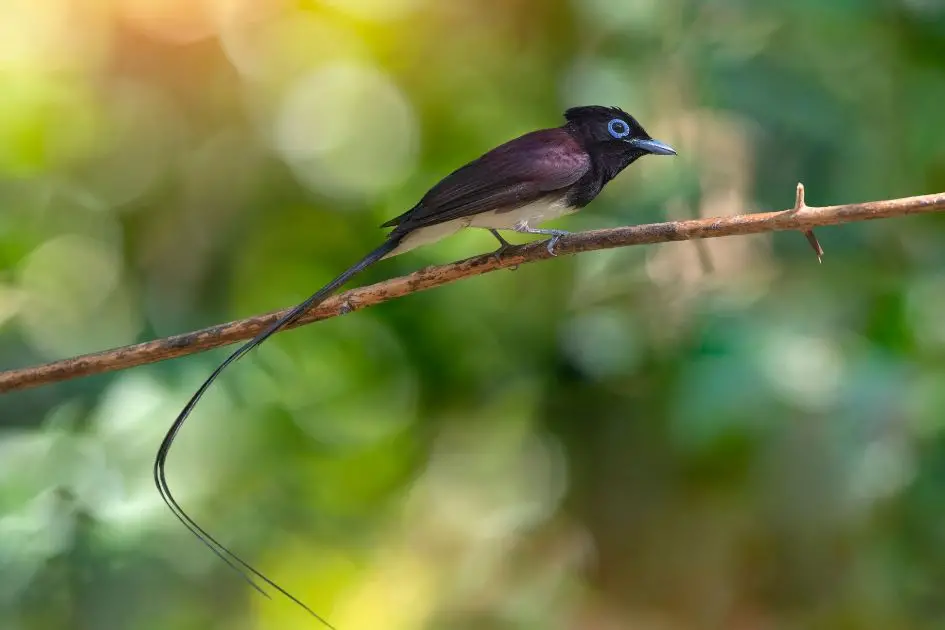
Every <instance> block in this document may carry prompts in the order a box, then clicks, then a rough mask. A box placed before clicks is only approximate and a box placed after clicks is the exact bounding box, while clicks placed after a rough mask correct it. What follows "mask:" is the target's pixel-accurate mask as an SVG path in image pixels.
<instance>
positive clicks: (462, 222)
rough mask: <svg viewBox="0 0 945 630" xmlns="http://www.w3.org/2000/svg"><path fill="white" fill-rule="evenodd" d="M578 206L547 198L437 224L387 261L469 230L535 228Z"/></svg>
mask: <svg viewBox="0 0 945 630" xmlns="http://www.w3.org/2000/svg"><path fill="white" fill-rule="evenodd" d="M577 210H578V208H577V207H576V206H573V205H570V204H568V203H567V201H566V197H565V196H564V195H562V196H560V197H550V198H549V197H546V198H545V199H541V200H539V201H533V202H532V203H529V204H527V205H524V206H521V207H519V208H512V209H507V210H506V209H499V210H487V211H486V212H480V213H479V214H474V215H471V216H468V217H460V218H458V219H451V220H449V221H443V222H442V223H434V224H433V225H428V226H425V227H422V228H417V229H416V230H413V231H411V232H410V233H408V234H407V235H406V236H405V237H404V239H403V240H402V241H401V242H400V245H399V246H398V247H397V248H396V249H395V250H394V251H392V252H391V253H389V254H388V255H387V256H385V258H390V257H392V256H397V255H400V254H403V253H404V252H409V251H410V250H412V249H415V248H417V247H420V246H421V245H427V244H430V243H435V242H436V241H439V240H441V239H444V238H446V237H447V236H450V235H452V234H455V233H456V232H458V231H459V230H461V229H463V228H467V227H474V228H484V229H493V230H511V229H513V228H515V226H516V225H518V224H520V223H525V224H526V225H528V226H530V227H535V226H537V225H539V224H541V223H544V222H545V221H551V220H552V219H557V218H558V217H561V216H564V215H566V214H571V213H572V212H575V211H577Z"/></svg>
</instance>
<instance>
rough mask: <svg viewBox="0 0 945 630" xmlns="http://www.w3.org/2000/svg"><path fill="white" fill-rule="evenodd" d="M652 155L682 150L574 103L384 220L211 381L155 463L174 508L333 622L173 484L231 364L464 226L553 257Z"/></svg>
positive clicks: (619, 117)
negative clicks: (383, 234) (177, 454)
mask: <svg viewBox="0 0 945 630" xmlns="http://www.w3.org/2000/svg"><path fill="white" fill-rule="evenodd" d="M645 155H676V151H675V150H674V149H673V148H672V147H671V146H669V145H668V144H665V143H664V142H661V141H659V140H655V139H653V138H652V137H651V136H650V135H649V134H648V133H647V132H646V130H645V129H644V128H643V126H642V125H640V123H639V122H638V121H637V120H636V119H635V118H634V117H633V116H631V115H630V114H628V113H627V112H625V111H624V110H622V109H620V108H619V107H606V106H601V105H583V106H577V107H571V108H569V109H567V110H566V111H565V112H564V124H563V125H561V126H559V127H553V128H548V129H539V130H537V131H532V132H529V133H526V134H524V135H522V136H519V137H517V138H515V139H512V140H510V141H508V142H506V143H504V144H501V145H499V146H498V147H496V148H494V149H492V150H490V151H488V152H487V153H485V154H483V155H481V156H480V157H478V158H476V159H474V160H473V161H471V162H469V163H468V164H466V165H464V166H462V167H460V168H458V169H456V170H454V171H453V172H452V173H450V174H449V175H447V176H446V177H444V178H443V179H442V180H440V181H439V182H438V183H437V184H435V185H434V186H433V187H432V188H430V189H429V191H428V192H427V193H426V194H425V195H424V196H423V197H422V198H421V199H420V201H419V202H417V204H416V205H414V206H413V207H412V208H411V209H409V210H407V211H406V212H404V213H403V214H401V215H399V216H397V217H395V218H393V219H391V220H390V221H388V222H386V223H384V224H383V225H382V226H381V227H389V228H392V229H391V230H390V232H389V233H388V235H387V238H386V239H385V240H384V241H383V242H382V243H381V245H380V246H378V247H377V248H376V249H374V250H372V251H371V252H370V253H368V254H367V255H366V256H364V257H363V258H362V259H361V260H359V261H358V262H356V263H355V264H353V265H352V266H351V267H349V268H348V269H346V270H345V271H343V272H342V273H341V274H339V275H338V276H337V277H336V278H335V279H333V280H331V281H330V282H329V283H328V284H326V285H325V286H324V287H322V288H321V289H319V290H318V291H316V292H315V293H314V294H312V295H311V296H310V297H309V298H308V299H306V300H305V301H303V302H301V303H300V304H299V305H298V306H296V307H294V308H293V309H292V310H290V311H289V312H288V313H287V314H285V315H284V316H283V317H281V318H280V319H278V320H277V321H275V322H274V323H272V324H271V325H270V326H269V327H267V328H266V329H264V330H263V331H262V332H260V333H259V334H258V335H256V337H254V338H253V339H251V340H249V341H248V342H246V343H245V344H244V345H242V346H241V347H240V348H238V349H237V350H236V351H235V352H233V353H232V354H231V355H229V357H227V358H226V359H225V360H224V361H223V362H222V363H221V364H220V365H219V366H218V367H217V368H216V369H215V370H214V371H213V372H212V373H211V374H210V376H209V377H207V379H206V380H205V381H204V383H203V384H202V385H201V386H200V387H199V388H198V389H197V391H196V392H195V393H194V394H193V396H192V397H191V398H190V400H189V401H188V402H187V404H186V405H185V406H184V408H183V409H182V410H181V412H180V413H179V414H178V416H177V417H176V418H175V420H174V422H173V423H172V424H171V426H170V428H169V429H168V431H167V433H166V435H165V436H164V439H163V441H162V442H161V445H160V447H159V448H158V452H157V455H156V457H155V460H154V469H153V472H154V482H155V485H156V486H157V489H158V492H159V493H160V495H161V497H162V498H163V499H164V502H165V503H166V504H167V506H168V508H169V509H170V510H171V511H172V512H173V513H174V515H175V516H176V517H177V518H178V520H180V522H181V523H183V524H184V526H186V527H187V528H188V529H189V530H190V531H191V533H193V534H194V535H195V536H196V537H197V538H199V539H200V540H201V541H202V542H203V543H204V544H205V545H206V546H207V547H209V548H210V550H211V551H213V553H215V554H216V555H217V556H218V557H219V558H220V559H221V560H223V561H224V562H225V563H226V564H227V565H229V566H230V567H231V568H232V569H234V570H235V571H236V572H237V573H239V574H240V575H241V576H242V577H243V579H244V580H246V582H247V583H248V584H249V585H250V586H251V587H252V588H254V589H255V590H256V591H258V592H259V593H261V594H262V595H264V596H266V597H271V596H270V595H269V593H268V591H267V590H266V589H265V588H264V586H262V585H261V584H260V582H262V583H263V584H265V585H267V586H268V587H270V588H271V589H274V590H275V591H278V592H279V593H281V594H282V595H284V596H285V597H287V598H288V599H289V600H291V601H292V602H294V603H295V604H297V605H299V606H301V607H302V608H304V609H305V610H306V611H307V612H308V613H309V614H310V615H312V616H313V617H315V618H316V619H317V620H319V621H320V622H321V623H323V624H324V625H325V626H327V627H328V628H333V626H332V625H331V624H330V623H328V621H326V620H325V619H324V618H323V617H321V616H320V615H318V614H317V613H315V612H314V611H313V610H312V609H311V608H309V607H308V606H307V605H306V604H304V603H303V602H302V601H301V600H299V599H298V598H296V597H295V596H294V595H292V594H291V593H289V592H288V591H287V590H286V589H284V588H283V587H281V586H279V585H278V584H277V583H276V582H274V581H273V580H271V579H270V578H268V577H266V576H265V575H264V574H263V573H262V572H260V571H258V570H257V569H255V568H254V567H252V566H251V565H250V564H249V563H247V562H245V561H244V560H243V559H242V558H240V557H239V556H237V555H236V554H235V553H233V552H231V551H230V550H229V549H227V548H226V547H225V546H223V545H222V544H221V543H220V542H218V541H217V540H216V539H215V538H214V537H213V536H211V535H210V534H209V533H207V531H206V530H204V529H203V528H202V527H200V526H199V525H198V524H197V523H196V522H195V521H194V520H193V519H192V518H191V517H190V516H189V515H188V514H187V513H186V512H185V511H184V510H183V508H181V506H180V505H179V504H178V502H177V500H176V499H175V498H174V496H173V494H172V493H171V491H170V488H169V487H168V485H167V478H166V475H165V465H166V461H167V456H168V453H169V452H170V449H171V446H172V445H173V443H174V439H175V438H176V437H177V435H178V433H179V432H180V429H181V427H182V426H183V425H184V422H185V421H186V420H187V418H188V416H189V415H190V413H191V412H192V411H193V410H194V407H196V405H197V403H198V402H199V400H200V398H201V397H202V396H203V394H204V393H205V392H206V391H207V389H208V388H209V387H210V386H211V384H212V383H213V382H214V381H215V380H216V379H217V377H219V376H220V374H221V373H222V372H223V371H224V370H225V369H226V368H227V367H228V366H229V365H230V364H232V363H233V362H235V361H237V360H239V359H240V358H241V357H243V356H244V355H246V353H248V352H249V351H251V350H252V349H254V348H256V347H257V346H259V345H260V344H261V343H263V342H264V341H265V340H266V339H268V338H269V337H270V336H272V335H273V334H275V333H276V332H277V331H279V330H280V329H282V328H284V327H285V326H287V325H289V324H291V323H293V322H294V321H295V320H297V319H298V318H299V317H300V316H301V315H302V314H304V313H305V312H306V311H308V310H309V309H311V308H313V307H315V306H317V305H318V304H320V303H321V302H322V301H324V300H325V299H327V298H328V297H329V296H331V295H332V294H333V293H334V292H335V291H337V290H338V289H339V288H341V287H342V286H343V285H345V284H346V283H347V282H348V281H350V280H351V279H352V278H353V277H354V276H356V275H358V274H359V273H361V272H362V271H364V270H365V269H366V268H368V267H369V266H371V265H373V264H375V263H377V262H379V261H381V260H383V259H386V258H390V257H392V256H397V255H400V254H403V253H405V252H408V251H410V250H412V249H415V248H417V247H420V246H422V245H427V244H430V243H434V242H436V241H439V240H440V239H443V238H446V237H448V236H450V235H452V234H454V233H456V232H458V231H460V230H462V229H466V228H477V229H484V230H488V231H489V232H491V233H492V235H493V236H494V237H495V238H496V239H497V240H498V241H499V247H498V249H497V250H495V254H496V255H498V256H501V255H502V253H503V252H504V251H505V250H506V249H507V248H508V247H509V246H510V245H509V243H508V241H506V240H505V238H504V237H503V236H502V235H501V234H500V231H514V232H518V233H522V234H538V235H543V236H548V237H550V238H549V239H548V243H547V248H548V251H549V253H551V254H552V255H554V254H555V249H556V246H557V245H558V243H559V241H560V240H561V239H562V238H563V237H566V236H567V235H568V232H565V231H563V230H557V229H546V228H540V227H537V226H538V225H540V224H542V223H544V222H546V221H549V220H552V219H555V218H558V217H561V216H565V215H568V214H572V213H574V212H577V211H578V210H580V209H581V208H583V207H585V206H586V205H588V204H589V203H590V202H591V201H593V200H594V198H595V197H597V195H598V194H600V192H601V191H602V190H603V189H604V186H606V185H607V183H608V182H610V181H611V180H612V179H614V178H615V177H616V176H617V175H618V174H620V172H621V171H623V170H624V169H625V168H627V167H628V166H630V164H632V163H633V162H635V161H637V160H638V159H640V158H641V157H643V156H645Z"/></svg>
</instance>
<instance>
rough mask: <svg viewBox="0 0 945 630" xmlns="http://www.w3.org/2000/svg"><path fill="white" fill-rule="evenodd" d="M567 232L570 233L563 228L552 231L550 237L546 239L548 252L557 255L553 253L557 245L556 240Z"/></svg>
mask: <svg viewBox="0 0 945 630" xmlns="http://www.w3.org/2000/svg"><path fill="white" fill-rule="evenodd" d="M568 234H570V232H565V231H563V230H559V231H556V232H552V236H551V238H550V239H548V253H549V254H551V255H552V256H557V255H558V254H556V253H555V248H556V247H557V246H558V241H560V240H561V237H562V236H567V235H568Z"/></svg>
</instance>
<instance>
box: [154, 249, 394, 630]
mask: <svg viewBox="0 0 945 630" xmlns="http://www.w3.org/2000/svg"><path fill="white" fill-rule="evenodd" d="M400 240H401V235H399V234H391V236H390V237H389V238H388V240H387V241H385V242H384V244H382V245H381V246H380V247H378V248H377V249H375V250H374V251H372V252H371V253H369V254H368V255H367V256H365V257H364V258H362V259H361V260H360V261H358V262H357V263H355V264H354V265H352V266H351V267H350V268H348V269H347V270H345V271H344V272H343V273H342V274H340V275H339V276H338V277H337V278H335V279H334V280H332V281H331V282H329V283H328V284H326V285H325V286H324V287H322V288H321V289H319V290H318V291H317V292H315V293H314V294H313V295H312V296H311V297H309V298H308V299H307V300H305V301H304V302H302V303H301V304H299V305H298V306H296V307H295V308H293V309H292V310H291V311H289V312H288V313H286V314H285V315H284V316H283V317H281V318H279V320H278V321H276V322H274V323H273V324H272V325H271V326H269V327H268V328H266V329H265V330H264V331H262V332H261V333H259V334H258V335H256V336H255V337H253V338H252V339H251V340H249V341H248V342H246V343H245V344H243V345H242V346H240V347H239V348H238V349H237V350H236V351H235V352H233V354H231V355H230V356H229V357H227V358H226V360H225V361H223V363H221V364H220V365H219V367H217V369H215V370H214V371H213V372H212V373H211V374H210V376H209V377H208V378H207V380H205V381H204V382H203V384H202V385H201V386H200V388H199V389H198V390H197V391H196V392H195V393H194V395H193V396H192V397H191V399H190V400H189V401H188V402H187V404H186V405H185V406H184V408H183V409H182V410H181V412H180V414H178V416H177V418H176V419H175V420H174V422H173V424H171V427H170V429H168V431H167V434H166V435H165V436H164V440H163V441H162V442H161V446H160V448H159V449H158V453H157V457H156V458H155V460H154V483H155V485H156V486H157V488H158V492H160V494H161V498H162V499H164V503H166V504H167V506H168V508H169V509H170V510H171V512H173V513H174V516H176V517H177V519H178V520H180V522H181V523H183V524H184V526H185V527H187V529H189V530H190V531H191V533H193V534H194V536H196V537H197V538H198V539H199V540H200V541H201V542H202V543H203V544H205V545H206V546H207V547H209V548H210V550H211V551H213V553H215V554H216V555H217V556H218V557H220V558H221V559H222V560H223V561H224V562H226V564H227V565H229V566H230V567H231V568H232V569H233V570H234V571H236V572H237V573H239V574H240V575H241V576H242V577H243V578H244V579H245V580H246V581H247V582H248V583H249V584H250V585H251V586H252V587H253V588H255V589H256V590H257V591H259V592H260V593H262V594H263V595H266V596H267V597H268V594H267V593H266V592H265V590H263V588H262V587H261V586H260V585H259V584H257V582H256V581H255V580H254V579H253V577H252V576H255V577H256V578H258V579H260V580H262V581H263V582H264V583H265V584H268V585H269V586H271V587H272V588H274V589H276V590H277V591H279V592H280V593H282V594H283V595H285V596H286V597H287V598H289V599H290V600H292V601H293V602H295V603H296V604H298V605H299V606H301V607H302V608H304V609H305V610H306V611H308V612H309V614H311V615H312V616H313V617H315V618H316V619H318V620H319V621H321V622H322V623H323V624H325V625H326V626H328V627H329V628H331V627H332V626H331V624H329V623H328V622H327V621H325V620H324V619H323V618H322V617H320V616H319V615H318V614H316V613H315V612H314V611H313V610H312V609H311V608H309V607H308V606H306V605H305V604H303V603H302V602H301V601H300V600H298V599H296V598H295V597H294V596H293V595H291V594H290V593H289V592H288V591H286V590H285V589H283V588H282V587H281V586H279V585H278V584H276V583H275V582H273V581H272V580H270V579H269V578H268V577H266V576H265V575H263V574H262V573H261V572H259V571H258V570H256V569H255V568H253V567H252V566H250V565H249V564H248V563H246V562H244V561H243V560H242V559H241V558H240V557H239V556H237V555H236V554H234V553H233V552H231V551H230V550H229V549H227V548H226V547H225V546H223V544H221V543H220V542H218V541H217V540H216V539H215V538H214V537H213V536H211V535H210V534H208V533H207V532H206V531H205V530H204V529H203V528H201V527H200V526H199V525H197V523H196V522H195V521H194V520H193V519H192V518H191V517H190V516H188V515H187V513H186V512H184V510H183V508H181V507H180V505H179V504H178V503H177V500H176V499H175V498H174V496H173V495H172V494H171V491H170V488H169V487H168V485H167V477H166V475H165V470H164V467H165V463H166V461H167V455H168V453H169V452H170V449H171V446H172V445H173V443H174V439H175V438H176V437H177V434H178V433H179V432H180V429H181V427H182V426H183V425H184V422H185V421H186V420H187V417H188V416H189V415H190V412H191V411H193V409H194V407H196V406H197V403H198V402H199V401H200V398H201V397H202V396H203V395H204V393H205V392H206V391H207V389H208V388H209V387H210V385H211V384H212V383H213V382H214V381H215V380H216V379H217V377H218V376H220V374H221V373H222V372H223V370H225V369H226V368H227V366H229V365H230V364H231V363H233V362H235V361H237V360H239V359H240V358H241V357H242V356H243V355H245V354H246V353H248V352H249V351H250V350H252V349H253V348H255V347H256V346H258V345H259V344H261V343H262V342H264V341H265V340H266V339H268V338H269V337H271V336H272V335H274V334H275V333H276V332H278V331H279V330H281V329H282V328H285V327H286V326H288V325H290V324H292V323H293V322H295V321H296V320H297V319H298V318H299V317H301V316H302V315H303V314H304V313H305V312H306V311H308V310H309V309H310V308H312V307H314V306H317V305H318V304H320V303H321V302H323V301H325V299H327V298H328V297H330V296H331V295H332V294H333V293H334V292H335V291H337V290H338V289H339V288H341V287H342V286H343V285H344V284H345V283H347V282H348V281H349V280H350V279H351V278H353V277H354V276H356V275H357V274H359V273H360V272H362V271H364V270H365V269H367V268H368V267H370V266H371V265H373V264H374V263H376V262H378V261H379V260H381V259H382V258H384V257H385V256H387V255H388V254H390V253H391V252H393V251H394V250H395V249H396V248H397V246H398V245H399V244H400ZM240 567H242V568H240ZM244 569H245V571H244Z"/></svg>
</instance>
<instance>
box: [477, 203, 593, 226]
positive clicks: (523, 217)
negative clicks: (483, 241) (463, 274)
mask: <svg viewBox="0 0 945 630" xmlns="http://www.w3.org/2000/svg"><path fill="white" fill-rule="evenodd" d="M576 210H577V208H576V207H575V206H572V205H570V204H568V203H567V201H566V197H565V196H563V195H562V196H560V197H552V198H545V199H541V200H539V201H533V202H532V203H530V204H527V205H524V206H521V207H520V208H514V209H510V210H505V209H499V210H490V211H489V212H483V213H481V214H477V215H474V216H472V217H470V222H469V227H478V228H491V229H493V230H511V229H512V228H514V227H515V226H516V225H518V224H520V223H525V224H526V225H529V226H531V227H536V226H537V225H539V224H541V223H544V222H545V221H551V220H553V219H557V218H558V217H562V216H564V215H566V214H571V213H572V212H575V211H576Z"/></svg>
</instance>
